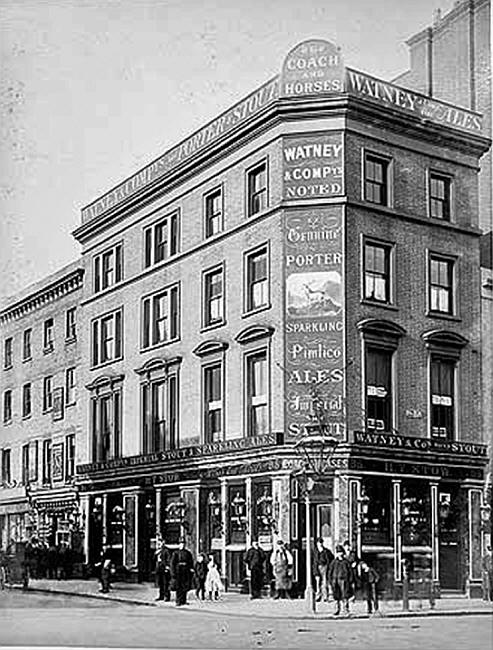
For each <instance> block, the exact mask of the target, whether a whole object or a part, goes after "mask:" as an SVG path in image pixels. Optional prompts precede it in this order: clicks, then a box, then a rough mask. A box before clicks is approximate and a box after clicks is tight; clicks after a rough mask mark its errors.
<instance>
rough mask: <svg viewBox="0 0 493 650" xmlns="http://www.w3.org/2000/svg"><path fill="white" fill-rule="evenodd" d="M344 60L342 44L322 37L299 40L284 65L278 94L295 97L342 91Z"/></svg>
mask: <svg viewBox="0 0 493 650" xmlns="http://www.w3.org/2000/svg"><path fill="white" fill-rule="evenodd" d="M343 86H344V64H343V60H342V56H341V52H340V50H339V48H337V47H336V46H335V45H333V44H332V43H329V42H328V41H322V40H310V41H305V42H303V43H300V44H299V45H297V46H296V47H295V48H293V49H292V50H291V52H290V53H289V54H288V56H287V57H286V59H285V61H284V65H283V67H282V73H281V80H280V88H279V95H280V96H281V97H293V96H296V95H311V94H317V93H341V92H342V91H343Z"/></svg>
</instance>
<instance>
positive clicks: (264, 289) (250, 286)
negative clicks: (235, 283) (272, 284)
mask: <svg viewBox="0 0 493 650" xmlns="http://www.w3.org/2000/svg"><path fill="white" fill-rule="evenodd" d="M245 262H246V311H247V312H248V311H254V310H256V309H261V308H262V307H266V306H267V305H268V304H269V257H268V247H267V246H262V247H261V248H258V249H257V250H255V251H252V252H250V253H247V255H246V256H245Z"/></svg>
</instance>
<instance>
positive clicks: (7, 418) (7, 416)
mask: <svg viewBox="0 0 493 650" xmlns="http://www.w3.org/2000/svg"><path fill="white" fill-rule="evenodd" d="M11 421H12V391H11V390H6V391H4V393H3V423H4V424H8V423H9V422H11Z"/></svg>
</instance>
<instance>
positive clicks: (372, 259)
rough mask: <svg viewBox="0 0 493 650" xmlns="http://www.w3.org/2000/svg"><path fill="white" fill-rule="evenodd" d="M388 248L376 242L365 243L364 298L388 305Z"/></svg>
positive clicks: (389, 249) (389, 250)
mask: <svg viewBox="0 0 493 650" xmlns="http://www.w3.org/2000/svg"><path fill="white" fill-rule="evenodd" d="M390 252H391V248H390V246H388V245H386V244H380V243H376V242H367V243H365V249H364V268H365V279H364V284H365V286H364V297H365V299H366V300H372V301H375V302H380V303H390Z"/></svg>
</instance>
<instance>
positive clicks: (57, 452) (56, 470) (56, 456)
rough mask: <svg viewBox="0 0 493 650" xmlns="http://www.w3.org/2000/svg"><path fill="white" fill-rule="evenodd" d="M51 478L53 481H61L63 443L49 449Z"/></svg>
mask: <svg viewBox="0 0 493 650" xmlns="http://www.w3.org/2000/svg"><path fill="white" fill-rule="evenodd" d="M51 478H52V479H53V480H54V481H63V443H58V444H56V445H53V446H52V448H51Z"/></svg>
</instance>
